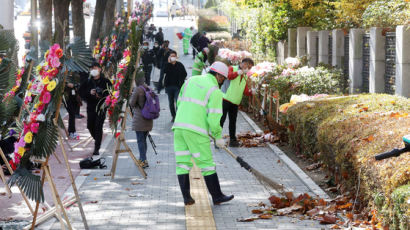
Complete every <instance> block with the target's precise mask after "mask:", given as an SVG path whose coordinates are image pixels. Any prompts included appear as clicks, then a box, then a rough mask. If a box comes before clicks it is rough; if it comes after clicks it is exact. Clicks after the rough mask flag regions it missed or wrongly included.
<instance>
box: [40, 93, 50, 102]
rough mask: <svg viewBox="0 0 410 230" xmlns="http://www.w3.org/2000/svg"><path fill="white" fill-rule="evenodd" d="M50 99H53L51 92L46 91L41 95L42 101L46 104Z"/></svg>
mask: <svg viewBox="0 0 410 230" xmlns="http://www.w3.org/2000/svg"><path fill="white" fill-rule="evenodd" d="M50 100H51V94H50V92H44V93H43V94H41V95H40V101H42V102H43V103H44V104H48V103H49V102H50Z"/></svg>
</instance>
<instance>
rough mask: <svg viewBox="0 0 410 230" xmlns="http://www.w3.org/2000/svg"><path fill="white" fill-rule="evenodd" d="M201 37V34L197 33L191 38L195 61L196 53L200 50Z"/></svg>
mask: <svg viewBox="0 0 410 230" xmlns="http://www.w3.org/2000/svg"><path fill="white" fill-rule="evenodd" d="M200 37H201V32H199V31H198V32H196V33H195V34H194V36H192V38H191V41H190V43H191V46H192V59H195V56H196V52H197V50H198V44H199V38H200Z"/></svg>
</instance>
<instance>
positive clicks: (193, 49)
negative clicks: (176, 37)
mask: <svg viewBox="0 0 410 230" xmlns="http://www.w3.org/2000/svg"><path fill="white" fill-rule="evenodd" d="M195 55H196V50H195V48H193V47H192V56H193V58H195Z"/></svg>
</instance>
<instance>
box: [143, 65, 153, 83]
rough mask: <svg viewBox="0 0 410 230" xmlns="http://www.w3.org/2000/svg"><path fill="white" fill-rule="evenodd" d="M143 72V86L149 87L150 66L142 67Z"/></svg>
mask: <svg viewBox="0 0 410 230" xmlns="http://www.w3.org/2000/svg"><path fill="white" fill-rule="evenodd" d="M143 70H144V74H145V84H147V85H148V86H149V85H150V84H151V71H152V66H144V68H143Z"/></svg>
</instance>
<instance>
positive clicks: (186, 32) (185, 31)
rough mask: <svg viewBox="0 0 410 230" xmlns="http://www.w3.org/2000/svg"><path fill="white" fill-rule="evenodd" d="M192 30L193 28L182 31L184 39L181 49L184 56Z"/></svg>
mask: <svg viewBox="0 0 410 230" xmlns="http://www.w3.org/2000/svg"><path fill="white" fill-rule="evenodd" d="M193 30H194V27H192V26H191V27H190V28H186V29H185V30H184V38H183V40H182V42H183V43H182V44H183V48H184V55H188V50H189V41H191V38H192V31H193Z"/></svg>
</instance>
